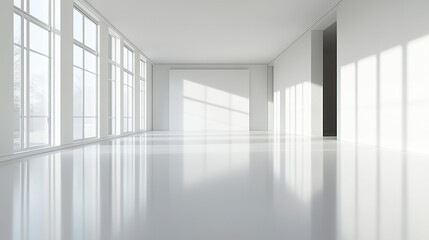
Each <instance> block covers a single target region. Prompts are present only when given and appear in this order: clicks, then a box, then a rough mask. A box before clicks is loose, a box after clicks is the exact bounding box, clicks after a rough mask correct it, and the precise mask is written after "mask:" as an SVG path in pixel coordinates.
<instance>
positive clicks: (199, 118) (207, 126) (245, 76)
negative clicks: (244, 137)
mask: <svg viewBox="0 0 429 240" xmlns="http://www.w3.org/2000/svg"><path fill="white" fill-rule="evenodd" d="M169 117H170V119H169V129H170V131H219V130H221V131H231V130H232V131H245V130H247V131H248V130H249V70H247V69H227V70H225V69H222V70H218V69H178V70H175V69H172V70H170V84H169Z"/></svg>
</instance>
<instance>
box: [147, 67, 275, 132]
mask: <svg viewBox="0 0 429 240" xmlns="http://www.w3.org/2000/svg"><path fill="white" fill-rule="evenodd" d="M170 69H248V70H249V72H250V130H267V128H268V95H267V91H268V88H267V75H268V72H267V65H154V69H153V129H154V130H159V131H168V130H169V71H170Z"/></svg>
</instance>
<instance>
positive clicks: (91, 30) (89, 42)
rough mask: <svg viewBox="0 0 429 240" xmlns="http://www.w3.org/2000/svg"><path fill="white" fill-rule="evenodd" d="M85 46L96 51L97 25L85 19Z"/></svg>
mask: <svg viewBox="0 0 429 240" xmlns="http://www.w3.org/2000/svg"><path fill="white" fill-rule="evenodd" d="M85 45H86V46H88V47H89V48H91V49H93V50H96V49H97V24H95V23H94V22H93V21H92V20H90V19H89V18H87V17H85Z"/></svg>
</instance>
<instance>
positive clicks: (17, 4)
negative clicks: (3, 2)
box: [13, 0, 21, 8]
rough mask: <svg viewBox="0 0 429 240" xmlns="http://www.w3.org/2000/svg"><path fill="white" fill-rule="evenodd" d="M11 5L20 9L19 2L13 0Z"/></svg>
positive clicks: (19, 0) (18, 0)
mask: <svg viewBox="0 0 429 240" xmlns="http://www.w3.org/2000/svg"><path fill="white" fill-rule="evenodd" d="M13 4H14V5H15V7H17V8H21V0H13Z"/></svg>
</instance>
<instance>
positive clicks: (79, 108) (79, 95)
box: [73, 67, 83, 117]
mask: <svg viewBox="0 0 429 240" xmlns="http://www.w3.org/2000/svg"><path fill="white" fill-rule="evenodd" d="M73 116H75V117H82V116H83V70H81V69H79V68H76V67H75V68H73Z"/></svg>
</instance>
